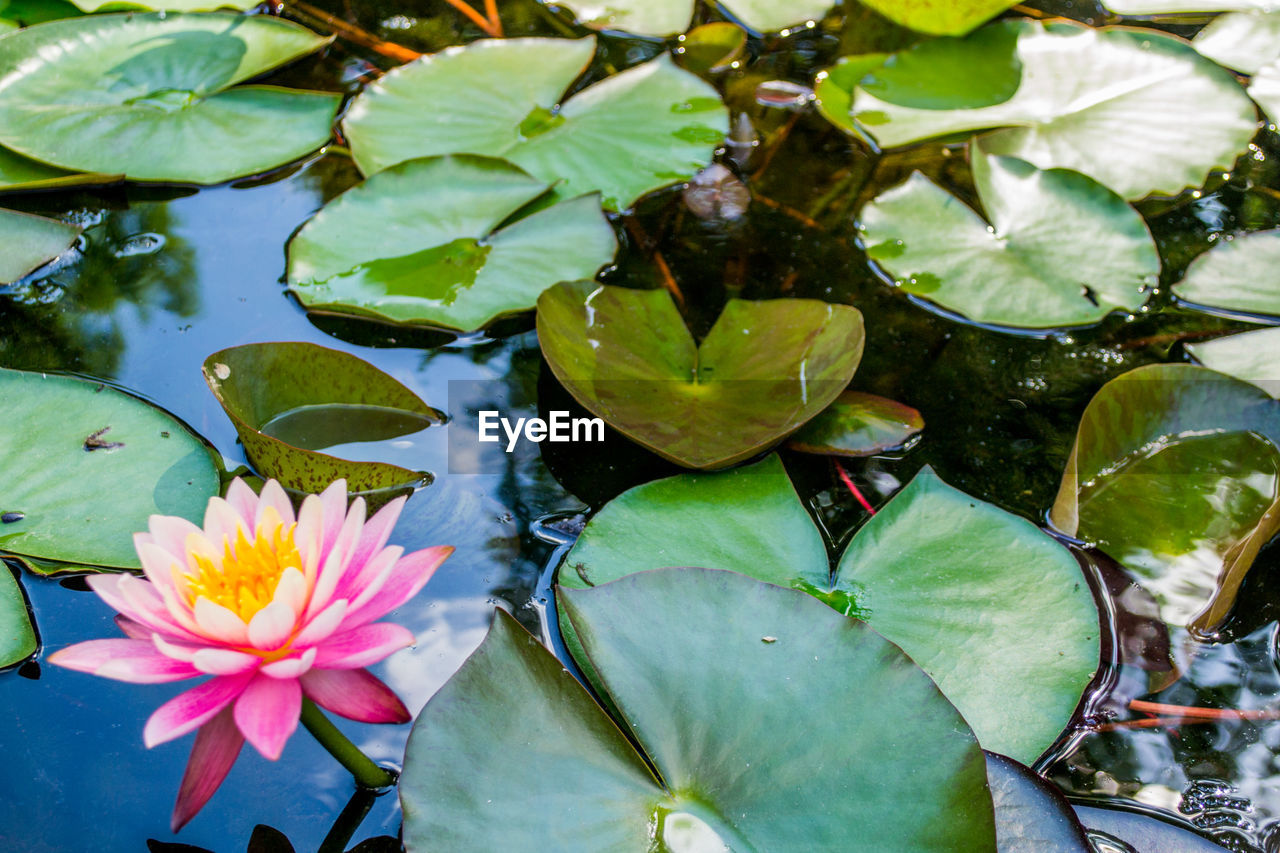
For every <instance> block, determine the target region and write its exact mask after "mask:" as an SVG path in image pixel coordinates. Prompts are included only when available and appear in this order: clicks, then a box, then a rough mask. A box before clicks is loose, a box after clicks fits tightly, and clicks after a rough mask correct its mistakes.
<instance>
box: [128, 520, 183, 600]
mask: <svg viewBox="0 0 1280 853" xmlns="http://www.w3.org/2000/svg"><path fill="white" fill-rule="evenodd" d="M152 518H156V516H152ZM148 538H149V537H148V536H147V534H145V533H135V534H133V550H135V551H137V552H138V559H139V560H141V561H142V572H143V574H145V575H146V576H147V580H149V581H151V583H152V584H154V585H155V587H156V589H160V588H161V587H174V586H175V580H174V576H175V575H180V574H182V570H183V568H184V567H185V565H186V563H185V561H184V560H180V559H178V558H177V557H175V556H174V555H173V554H172V553H171V552H169V551H167V550H165V549H164V548H161V547H160V546H159V545H157V544H155V542H152V541H147V540H148Z"/></svg>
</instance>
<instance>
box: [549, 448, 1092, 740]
mask: <svg viewBox="0 0 1280 853" xmlns="http://www.w3.org/2000/svg"><path fill="white" fill-rule="evenodd" d="M726 525H730V526H729V527H726ZM661 566H703V567H705V568H712V569H729V570H732V571H739V572H743V573H745V574H749V575H751V576H752V577H755V578H758V579H760V580H763V581H767V582H769V583H773V584H777V585H779V586H789V587H794V588H798V589H803V590H805V591H807V592H809V593H811V594H812V595H814V596H816V597H818V598H820V599H822V600H823V601H826V602H827V603H828V604H830V605H831V606H832V607H835V608H836V609H838V610H840V611H842V612H845V613H848V614H851V615H854V616H857V617H858V618H861V619H865V620H866V621H867V622H868V623H869V624H870V625H871V627H873V628H875V629H876V630H877V631H878V632H880V633H881V634H883V635H884V636H885V637H887V638H888V639H889V640H890V641H892V642H893V643H895V644H896V645H898V646H900V647H901V648H902V649H903V650H904V651H905V652H906V653H907V654H909V655H910V656H911V658H912V660H914V661H916V663H918V664H919V665H920V666H921V667H923V668H924V670H925V671H926V672H928V673H929V674H930V676H931V677H933V679H934V680H935V681H936V682H937V683H938V686H939V687H940V688H941V689H942V692H943V693H944V694H946V696H947V698H948V699H950V700H951V701H952V702H954V703H955V705H956V707H957V708H959V709H960V711H961V713H963V714H964V716H965V719H966V720H968V721H969V724H970V725H971V726H973V730H974V731H975V732H976V733H977V735H978V739H979V741H981V743H982V744H983V746H984V747H986V748H987V749H991V750H995V751H998V752H1001V753H1004V754H1006V755H1010V756H1012V757H1014V758H1016V759H1018V760H1019V761H1023V762H1028V763H1029V762H1031V761H1034V760H1035V758H1036V757H1037V756H1038V755H1040V753H1041V752H1043V751H1044V750H1045V749H1047V748H1048V747H1049V746H1050V745H1051V744H1052V743H1053V742H1054V740H1055V739H1056V738H1057V737H1058V735H1059V734H1060V733H1061V731H1062V729H1063V727H1064V726H1066V725H1067V723H1068V721H1069V720H1070V718H1071V715H1072V713H1073V712H1074V710H1075V708H1076V705H1077V704H1078V703H1079V700H1080V696H1081V694H1082V693H1083V691H1084V689H1085V687H1086V686H1087V685H1088V683H1089V680H1090V679H1091V678H1092V676H1093V673H1094V671H1095V670H1096V668H1097V665H1098V657H1099V654H1100V645H1099V630H1098V611H1097V609H1096V607H1095V606H1094V603H1093V599H1092V597H1091V595H1090V593H1089V590H1088V588H1087V586H1086V584H1085V582H1084V578H1083V577H1082V576H1081V574H1080V568H1079V566H1078V565H1077V563H1076V561H1075V559H1074V558H1073V557H1072V556H1071V554H1070V552H1068V551H1067V550H1066V549H1065V548H1063V547H1062V546H1061V545H1059V544H1058V543H1057V542H1056V541H1054V540H1053V539H1052V538H1051V537H1049V536H1047V535H1046V534H1044V533H1042V532H1041V531H1040V530H1038V529H1036V527H1035V526H1034V525H1032V524H1031V523H1029V522H1027V521H1025V520H1023V519H1020V518H1017V517H1016V516H1013V515H1010V514H1009V513H1007V512H1004V511H1003V510H1001V509H998V508H996V507H994V506H991V505H990V504H986V503H983V502H982V501H979V500H977V499H976V498H972V497H970V496H968V495H966V494H964V493H963V492H960V491H957V490H956V489H953V488H951V487H950V486H948V485H947V484H945V483H943V482H942V481H941V480H940V479H939V478H938V477H937V475H935V474H934V473H933V472H932V471H930V470H929V469H927V468H926V469H925V470H924V471H922V472H921V473H920V474H919V475H918V476H917V477H916V478H915V479H914V480H912V481H911V483H910V485H908V486H907V487H906V488H905V489H904V490H903V491H902V492H900V493H899V494H898V495H896V496H895V497H894V498H893V500H891V501H890V502H889V503H888V504H887V505H886V506H884V507H882V508H881V509H880V510H879V512H877V513H876V515H875V516H874V517H873V518H872V519H871V520H870V521H869V522H867V524H866V525H865V526H864V527H863V528H862V529H861V530H859V531H858V533H857V535H856V536H854V538H853V541H852V542H851V543H850V544H849V547H848V548H847V549H846V551H845V553H844V555H843V557H842V558H841V559H840V562H839V565H838V568H837V570H836V573H835V575H834V576H832V575H831V572H830V562H829V560H828V558H827V554H826V549H825V547H824V546H823V544H822V538H821V535H820V534H819V533H818V531H817V528H816V527H815V525H814V524H813V522H812V521H811V520H810V519H809V518H808V516H807V513H806V511H805V509H804V507H803V505H802V504H801V503H800V499H799V497H798V496H797V495H796V493H795V489H794V488H793V487H792V485H791V482H790V481H789V480H788V479H787V476H786V472H785V471H784V470H783V467H782V463H781V462H780V461H779V460H778V458H777V457H776V456H771V457H769V458H767V459H765V460H764V461H762V462H760V463H758V464H756V465H754V466H751V467H748V468H741V469H736V470H733V471H727V472H725V473H722V474H698V475H688V474H686V475H681V476H678V477H672V478H669V479H666V480H659V481H657V482H653V483H647V484H645V485H642V486H637V487H636V488H634V489H631V490H629V491H627V492H624V493H623V494H622V495H621V496H619V497H618V498H616V499H614V500H613V501H611V502H610V503H609V504H607V505H606V506H605V507H604V508H603V509H602V510H600V512H599V513H597V514H596V515H595V517H593V518H592V519H591V521H590V522H588V524H587V526H586V529H585V530H584V531H583V532H582V535H581V536H580V537H579V539H578V542H577V544H576V545H575V546H574V547H573V550H571V551H570V552H569V554H568V556H566V557H565V561H564V564H563V566H562V567H561V568H560V573H559V583H560V584H561V586H565V587H582V586H589V585H598V584H603V583H607V582H609V581H611V580H615V579H617V578H620V577H624V576H626V575H629V574H632V573H634V572H641V571H644V570H646V569H652V568H657V567H661ZM568 628H572V626H568ZM565 633H566V640H567V641H569V643H570V647H571V648H572V647H573V645H574V639H573V637H572V634H571V632H570V631H569V630H566V631H565Z"/></svg>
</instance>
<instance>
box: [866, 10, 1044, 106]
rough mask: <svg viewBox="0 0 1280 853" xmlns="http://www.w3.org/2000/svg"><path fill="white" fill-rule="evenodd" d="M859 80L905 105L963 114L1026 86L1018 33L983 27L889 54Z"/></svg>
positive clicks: (868, 88) (877, 93) (873, 91)
mask: <svg viewBox="0 0 1280 853" xmlns="http://www.w3.org/2000/svg"><path fill="white" fill-rule="evenodd" d="M853 82H854V84H855V85H857V86H859V87H860V88H861V91H864V92H867V93H868V94H871V95H874V96H875V97H877V98H883V99H884V100H885V101H887V102H889V103H892V104H897V105H898V106H903V107H915V108H917V109H926V110H959V109H978V108H980V107H989V106H993V105H995V104H1002V103H1004V102H1005V101H1007V100H1009V99H1010V98H1012V97H1013V96H1014V95H1015V94H1016V93H1017V91H1018V87H1019V85H1021V83H1022V60H1020V59H1019V58H1018V30H1017V28H1015V27H983V28H982V29H980V30H978V31H977V32H976V33H974V34H973V35H971V36H969V37H968V38H941V39H929V40H926V41H923V42H920V43H918V44H916V45H913V46H912V47H910V48H908V49H906V50H902V51H899V52H898V53H895V54H893V55H891V56H889V57H888V58H887V59H886V61H885V62H884V63H883V64H882V65H880V66H878V67H876V68H874V69H872V70H870V71H869V72H868V73H867V75H866V76H865V77H863V78H862V79H861V80H857V81H853ZM846 112H847V108H846Z"/></svg>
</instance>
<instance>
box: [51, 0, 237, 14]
mask: <svg viewBox="0 0 1280 853" xmlns="http://www.w3.org/2000/svg"><path fill="white" fill-rule="evenodd" d="M75 4H76V6H78V7H80V8H81V9H82V10H84V11H86V12H101V11H102V10H104V9H105V10H107V11H111V12H114V11H117V10H120V11H123V10H126V9H157V10H159V9H164V10H167V11H172V12H213V11H216V10H218V9H235V10H237V11H240V12H244V11H247V10H249V9H252V8H253V7H254V6H257V5H258V4H257V3H255V2H253V0H146V2H141V1H140V0H75Z"/></svg>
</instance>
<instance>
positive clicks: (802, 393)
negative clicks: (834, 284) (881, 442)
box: [538, 281, 863, 468]
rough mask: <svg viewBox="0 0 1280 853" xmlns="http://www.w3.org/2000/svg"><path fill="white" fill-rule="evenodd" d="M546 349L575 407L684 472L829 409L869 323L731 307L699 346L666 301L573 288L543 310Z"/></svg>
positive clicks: (729, 460)
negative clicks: (583, 408)
mask: <svg viewBox="0 0 1280 853" xmlns="http://www.w3.org/2000/svg"><path fill="white" fill-rule="evenodd" d="M538 342H539V343H540V345H541V346H542V354H543V356H545V357H546V359H547V364H548V365H550V367H551V370H552V372H553V373H554V374H555V376H556V378H557V379H559V380H560V382H561V384H563V385H564V386H565V388H567V389H568V390H569V393H570V394H572V395H573V397H574V399H576V400H577V401H578V402H579V403H581V404H582V405H583V406H585V407H586V408H587V409H589V410H590V411H591V412H592V413H593V414H595V415H598V416H599V417H601V418H604V420H606V421H607V422H608V423H610V424H611V425H612V426H613V427H614V428H616V429H617V430H618V431H619V432H622V433H623V434H625V435H626V436H627V437H628V438H630V439H632V440H633V441H636V442H638V443H639V444H642V445H644V446H645V447H648V448H649V449H650V450H652V451H654V452H655V453H657V454H659V455H661V456H663V457H664V458H666V459H670V460H671V461H672V462H675V463H676V464H678V465H683V466H685V467H687V468H723V467H726V466H729V465H732V464H734V463H735V462H741V461H742V460H744V459H747V458H749V457H751V456H754V455H756V454H757V453H759V452H760V451H762V450H764V449H766V448H768V447H769V446H771V445H773V444H776V443H777V442H779V441H781V440H782V439H784V438H786V437H787V436H788V435H789V434H791V433H792V432H795V431H796V430H797V429H799V428H800V427H801V426H803V425H804V424H805V423H806V422H807V421H809V420H810V419H811V418H813V417H814V416H815V415H817V414H818V413H819V412H821V411H822V410H823V409H825V408H826V407H827V406H828V405H830V403H831V402H832V401H834V400H835V398H836V397H837V396H838V395H839V394H840V392H841V391H843V390H844V389H845V386H847V385H848V384H849V380H851V379H852V378H853V373H854V371H855V370H856V369H857V367H858V362H859V360H860V359H861V358H862V346H863V327H862V314H861V313H859V311H858V310H857V309H856V308H851V307H849V306H848V305H831V304H828V303H826V302H819V301H817V300H813V299H774V300H767V301H763V302H749V301H746V300H741V299H732V300H730V301H729V303H728V305H726V306H725V309H724V312H723V313H722V314H721V315H720V319H719V320H717V321H716V324H715V326H713V327H712V329H711V331H710V332H709V333H708V334H707V336H706V338H704V339H703V341H702V343H701V345H698V344H696V343H695V342H694V340H693V335H692V334H690V333H689V330H688V328H686V326H685V324H684V320H683V318H681V316H680V312H679V311H678V310H676V306H675V303H674V302H672V300H671V296H670V295H669V294H668V293H667V292H666V291H665V290H629V289H627V288H622V287H611V286H607V285H599V284H596V283H595V282H591V281H578V282H566V283H564V284H560V285H557V286H556V287H553V288H551V289H550V290H547V291H546V292H544V293H543V294H542V296H541V297H539V299H538Z"/></svg>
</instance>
